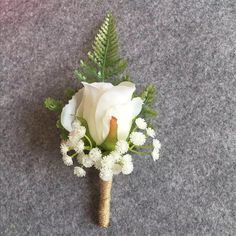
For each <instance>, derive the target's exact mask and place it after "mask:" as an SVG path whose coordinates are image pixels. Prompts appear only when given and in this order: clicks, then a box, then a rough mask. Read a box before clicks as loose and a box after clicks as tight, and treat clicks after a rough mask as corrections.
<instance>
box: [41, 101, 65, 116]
mask: <svg viewBox="0 0 236 236" xmlns="http://www.w3.org/2000/svg"><path fill="white" fill-rule="evenodd" d="M44 106H45V107H46V108H47V109H48V110H50V111H54V112H58V113H60V112H61V110H62V108H63V102H62V101H60V100H55V99H53V98H46V99H45V101H44Z"/></svg>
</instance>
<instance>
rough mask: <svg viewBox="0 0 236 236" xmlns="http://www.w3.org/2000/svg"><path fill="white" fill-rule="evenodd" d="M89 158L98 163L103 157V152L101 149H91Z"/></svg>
mask: <svg viewBox="0 0 236 236" xmlns="http://www.w3.org/2000/svg"><path fill="white" fill-rule="evenodd" d="M89 157H90V158H91V159H92V160H93V161H94V162H96V161H98V160H100V159H101V157H102V152H101V150H100V149H99V148H97V147H96V148H93V149H91V150H90V152H89Z"/></svg>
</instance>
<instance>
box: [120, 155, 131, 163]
mask: <svg viewBox="0 0 236 236" xmlns="http://www.w3.org/2000/svg"><path fill="white" fill-rule="evenodd" d="M121 161H122V163H125V162H132V156H131V155H130V154H125V155H124V156H122V157H121Z"/></svg>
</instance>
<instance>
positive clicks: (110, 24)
mask: <svg viewBox="0 0 236 236" xmlns="http://www.w3.org/2000/svg"><path fill="white" fill-rule="evenodd" d="M126 67H127V61H126V60H124V59H122V58H121V57H120V54H119V44H118V36H117V32H116V24H115V20H114V17H113V16H112V14H111V13H108V14H107V16H106V18H105V20H104V22H103V24H102V26H101V27H100V29H99V31H98V33H97V35H96V37H95V40H94V42H93V44H92V50H91V51H90V52H88V59H87V60H86V61H83V60H81V61H80V67H79V69H78V70H76V71H75V73H74V74H75V77H76V78H77V79H79V80H88V81H89V82H94V81H104V80H106V79H108V78H111V77H113V76H118V75H120V74H122V73H123V72H124V70H125V68H126Z"/></svg>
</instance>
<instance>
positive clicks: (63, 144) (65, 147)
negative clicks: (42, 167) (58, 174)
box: [60, 142, 69, 156]
mask: <svg viewBox="0 0 236 236" xmlns="http://www.w3.org/2000/svg"><path fill="white" fill-rule="evenodd" d="M60 147H61V154H62V155H63V156H64V155H67V152H68V151H69V147H68V145H67V144H66V142H61V146H60Z"/></svg>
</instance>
